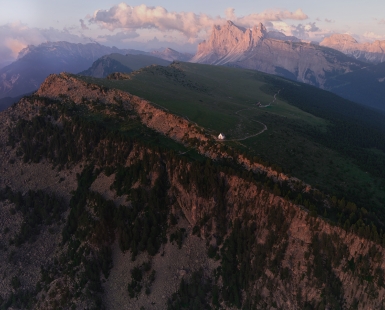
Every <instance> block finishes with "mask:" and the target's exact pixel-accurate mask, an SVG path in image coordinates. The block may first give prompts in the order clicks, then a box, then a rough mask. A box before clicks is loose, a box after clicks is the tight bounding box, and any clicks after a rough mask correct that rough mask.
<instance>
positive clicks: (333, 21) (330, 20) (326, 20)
mask: <svg viewBox="0 0 385 310" xmlns="http://www.w3.org/2000/svg"><path fill="white" fill-rule="evenodd" d="M325 22H327V23H335V22H336V21H335V20H333V19H327V18H325Z"/></svg>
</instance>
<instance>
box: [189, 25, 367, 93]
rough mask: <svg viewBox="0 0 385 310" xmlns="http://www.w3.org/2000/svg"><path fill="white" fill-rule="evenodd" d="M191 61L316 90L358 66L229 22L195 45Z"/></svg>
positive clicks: (315, 48) (338, 56) (276, 35)
mask: <svg viewBox="0 0 385 310" xmlns="http://www.w3.org/2000/svg"><path fill="white" fill-rule="evenodd" d="M336 53H337V54H336ZM191 61H192V62H197V63H206V64H214V65H230V66H236V67H243V68H248V69H254V70H259V71H262V72H266V73H271V74H279V75H283V76H285V77H288V78H291V79H294V80H298V81H301V82H305V83H309V84H312V85H315V86H320V87H323V86H324V84H325V81H326V75H334V74H341V73H344V72H349V71H351V70H352V68H353V66H356V67H357V66H358V67H360V66H361V65H362V64H361V63H358V62H357V63H355V62H352V60H351V59H350V58H349V57H346V56H344V55H342V54H339V53H338V52H332V51H330V50H329V49H325V48H323V47H320V46H318V45H313V44H308V43H305V42H301V40H299V39H298V38H295V37H287V36H286V35H284V34H283V33H278V32H273V33H271V34H270V33H269V32H268V31H267V29H266V27H265V26H264V25H263V24H262V23H259V24H258V25H255V26H254V27H252V28H251V29H250V28H247V29H245V28H242V27H239V26H237V25H235V24H234V23H233V22H232V21H228V22H227V23H226V24H225V25H223V26H214V27H213V31H212V33H211V35H210V38H209V39H208V40H207V41H203V42H201V43H200V44H199V45H198V51H197V53H196V54H195V56H194V57H193V58H192V59H191Z"/></svg>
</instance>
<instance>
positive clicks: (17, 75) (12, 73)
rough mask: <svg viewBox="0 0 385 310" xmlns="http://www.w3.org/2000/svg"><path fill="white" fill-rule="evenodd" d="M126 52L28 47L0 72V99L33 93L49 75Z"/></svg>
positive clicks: (77, 69) (61, 45) (76, 46)
mask: <svg viewBox="0 0 385 310" xmlns="http://www.w3.org/2000/svg"><path fill="white" fill-rule="evenodd" d="M129 52H130V50H122V49H118V48H116V47H107V46H103V45H100V44H98V43H89V44H74V43H68V42H49V43H43V44H41V45H39V46H33V45H31V46H28V47H27V48H25V49H24V50H22V51H21V52H20V54H19V57H18V59H17V60H16V61H15V62H13V63H11V64H10V65H8V66H6V67H4V68H2V69H1V70H0V98H4V97H16V96H19V95H22V94H25V93H29V92H32V91H34V90H36V89H37V88H38V87H39V86H40V84H41V83H42V82H43V81H44V79H45V78H46V77H47V76H48V75H50V74H52V73H60V72H63V71H66V72H70V73H77V72H80V71H83V70H85V69H87V68H89V67H90V66H91V65H92V63H93V62H94V61H95V60H97V59H98V58H99V57H101V56H103V55H106V54H111V53H121V54H127V53H129ZM133 52H135V50H133Z"/></svg>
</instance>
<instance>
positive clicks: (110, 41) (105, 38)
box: [96, 31, 139, 47]
mask: <svg viewBox="0 0 385 310" xmlns="http://www.w3.org/2000/svg"><path fill="white" fill-rule="evenodd" d="M137 37H139V34H138V33H137V32H135V31H126V32H124V31H121V32H118V33H116V34H113V35H99V36H98V37H97V39H96V40H97V41H98V42H99V43H101V44H107V45H114V46H117V47H126V45H127V44H126V42H128V41H130V40H131V39H134V38H137ZM122 44H123V45H122Z"/></svg>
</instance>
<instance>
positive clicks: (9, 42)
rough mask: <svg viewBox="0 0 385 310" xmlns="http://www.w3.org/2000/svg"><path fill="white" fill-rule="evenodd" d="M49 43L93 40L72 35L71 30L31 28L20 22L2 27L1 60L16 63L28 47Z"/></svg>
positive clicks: (0, 36)
mask: <svg viewBox="0 0 385 310" xmlns="http://www.w3.org/2000/svg"><path fill="white" fill-rule="evenodd" d="M47 41H52V42H54V41H68V42H72V43H88V42H92V40H91V39H89V38H87V37H84V36H78V35H75V34H71V33H70V32H69V30H66V29H64V30H58V29H54V28H47V29H39V28H30V27H28V26H27V25H25V24H22V23H20V22H17V23H8V24H5V25H1V26H0V59H1V62H2V63H10V62H12V61H14V60H15V59H16V58H17V56H18V54H19V52H20V51H21V50H22V49H23V48H25V47H27V46H28V45H38V44H41V43H43V42H47Z"/></svg>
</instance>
